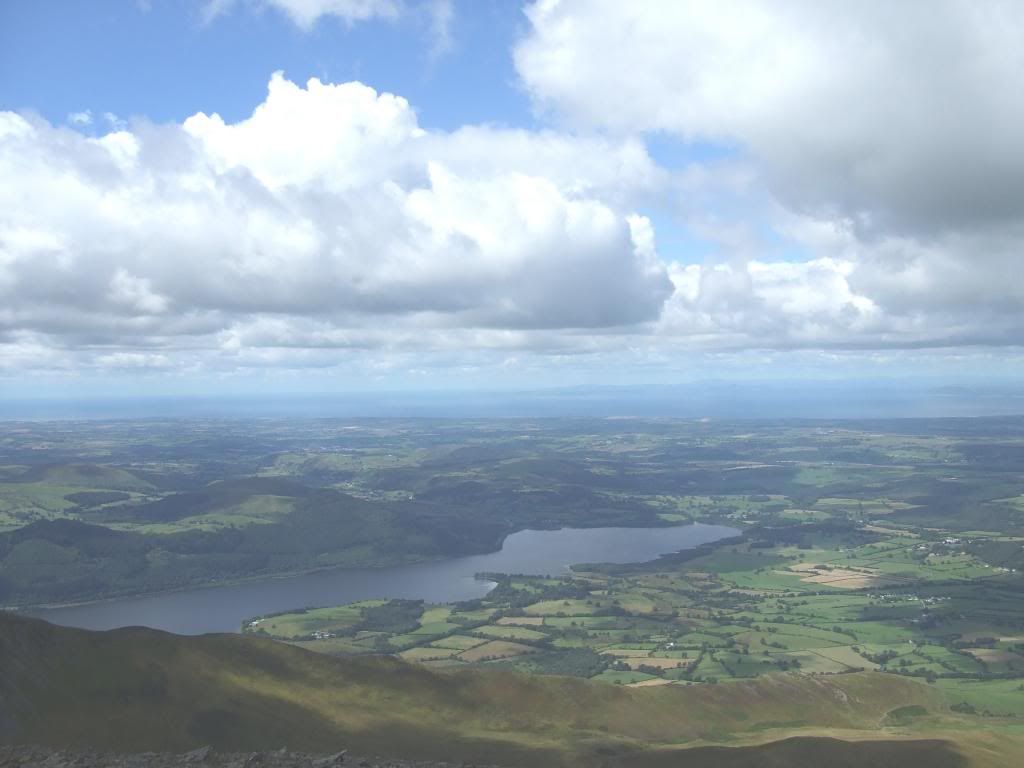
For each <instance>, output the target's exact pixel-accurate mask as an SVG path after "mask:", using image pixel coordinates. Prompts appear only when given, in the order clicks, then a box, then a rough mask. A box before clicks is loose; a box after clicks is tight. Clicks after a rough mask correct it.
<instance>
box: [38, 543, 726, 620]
mask: <svg viewBox="0 0 1024 768" xmlns="http://www.w3.org/2000/svg"><path fill="white" fill-rule="evenodd" d="M737 533H739V531H737V530H736V529H735V528H728V527H726V526H722V525H702V524H700V523H695V524H693V525H681V526H673V527H671V528H563V529H562V530H559V531H520V532H519V533H514V534H512V535H511V536H509V537H508V538H506V539H505V542H504V544H503V545H502V548H501V550H500V551H498V552H492V553H490V554H487V555H473V556H471V557H460V558H456V559H453V560H442V561H439V562H431V563H419V564H417V565H402V566H394V567H390V568H358V569H339V570H331V571H320V572H318V573H311V574H306V575H304V576H292V577H288V578H279V579H265V580H262V581H250V582H246V583H244V584H231V585H226V586H221V587H206V588H202V589H193V590H188V591H185V592H173V593H170V594H163V595H153V596H149V597H133V598H124V599H121V600H109V601H105V602H101V603H92V604H90V605H79V606H71V607H67V608H49V609H36V610H33V611H28V612H27V613H30V614H31V615H33V616H38V617H40V618H43V619H46V620H47V621H52V622H54V623H55V624H64V625H67V626H72V627H84V628H86V629H113V628H114V627H124V626H138V625H141V626H146V627H154V628H157V629H165V630H167V631H169V632H177V633H179V634H183V635H197V634H202V633H203V632H235V631H237V630H238V629H239V627H240V626H241V623H242V621H243V619H247V618H250V617H252V616H258V615H261V614H266V613H273V612H275V611H286V610H289V609H292V608H303V607H308V606H322V605H340V604H341V603H350V602H353V601H356V600H367V599H370V598H380V597H399V598H407V599H422V600H427V601H429V602H437V603H442V602H451V601H455V600H468V599H470V598H474V597H482V596H483V595H485V594H487V592H489V591H490V589H491V588H492V586H493V584H492V583H491V582H488V581H480V580H478V579H476V578H475V577H474V574H477V573H481V572H491V573H526V574H533V575H538V576H540V575H553V574H561V573H564V572H565V571H566V569H567V568H568V567H569V566H570V565H571V564H573V563H598V562H603V563H636V562H644V561H646V560H653V559H654V558H656V557H658V556H659V555H664V554H668V553H670V552H678V551H679V550H681V549H689V548H692V547H696V546H697V545H699V544H704V543H706V542H710V541H717V540H718V539H723V538H727V537H729V536H733V535H735V534H737Z"/></svg>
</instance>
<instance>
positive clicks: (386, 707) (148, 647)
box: [0, 614, 1019, 768]
mask: <svg viewBox="0 0 1024 768" xmlns="http://www.w3.org/2000/svg"><path fill="white" fill-rule="evenodd" d="M908 705H918V706H920V707H923V708H925V709H927V710H928V711H929V712H930V713H934V714H935V716H937V717H946V715H945V714H943V713H945V712H946V707H945V702H944V701H943V700H942V697H941V694H940V693H939V692H938V691H936V690H935V689H933V688H931V687H929V686H927V685H923V684H920V683H917V682H915V681H912V680H908V679H905V678H901V677H898V676H895V675H884V674H875V673H861V674H850V675H839V676H833V677H827V678H826V677H816V678H815V677H807V676H803V675H779V676H773V677H764V678H759V679H757V680H753V681H750V682H736V683H728V684H721V685H714V686H709V685H702V686H687V687H682V686H661V687H658V688H647V689H631V688H621V687H616V686H609V685H603V684H598V683H590V682H587V681H583V680H578V679H572V678H558V677H540V676H527V675H520V674H515V673H506V672H485V671H479V670H466V671H460V672H455V673H440V672H436V671H431V670H428V669H425V668H422V667H418V666H414V665H410V664H407V663H404V662H401V661H398V660H396V659H392V658H384V657H369V658H368V657H363V658H332V657H328V656H324V655H321V654H314V653H309V652H307V651H303V650H300V649H297V648H294V647H291V646H288V645H285V644H281V643H277V642H274V641H269V640H262V639H259V638H252V637H242V636H239V635H207V636H203V637H180V636H176V635H171V634H167V633H163V632H157V631H154V630H148V629H140V628H133V629H123V630H115V631H112V632H86V631H83V630H73V629H67V628H60V627H55V626H52V625H50V624H47V623H45V622H42V621H38V620H33V619H26V618H22V617H17V616H14V615H11V614H0V740H2V741H5V742H8V743H36V744H45V745H50V746H56V747H78V748H94V749H103V750H114V751H150V750H159V751H185V750H188V749H193V748H195V747H197V746H200V745H204V744H210V745H212V746H213V747H215V748H216V749H218V750H234V751H247V750H267V749H276V748H279V747H281V746H282V745H287V746H288V747H289V748H290V749H296V750H302V751H307V752H325V753H329V752H334V751H336V750H338V749H342V748H347V749H351V750H352V751H353V752H355V753H358V754H376V755H384V756H394V757H396V758H398V757H401V758H407V759H419V760H445V761H450V762H460V761H472V762H478V763H492V764H500V765H506V766H584V765H586V766H627V765H628V766H633V765H636V766H644V767H645V768H646V767H650V768H655V767H656V766H670V765H672V766H675V765H679V766H697V768H702V767H703V766H716V767H719V766H721V767H726V768H734V767H737V768H738V767H739V766H755V765H756V766H820V765H826V764H827V765H829V766H831V767H832V768H843V767H844V766H860V765H871V766H888V765H892V766H897V765H898V766H901V767H905V766H915V765H924V766H928V768H961V767H963V766H968V765H974V764H977V765H988V764H991V765H998V764H1000V763H999V762H992V763H986V762H984V761H981V762H977V763H975V762H974V754H975V753H976V752H977V754H982V752H978V751H977V750H976V749H975V748H974V747H970V748H969V749H968V753H967V755H966V756H965V755H964V754H962V750H961V748H960V746H958V745H954V744H951V743H949V742H947V741H943V740H940V739H935V738H921V739H917V740H906V739H905V737H904V739H892V738H890V737H891V736H892V734H890V733H888V732H886V731H883V730H881V729H880V727H879V723H880V722H882V721H883V720H884V718H885V715H886V713H887V712H889V711H891V710H893V709H896V708H898V707H905V706H908ZM792 735H799V736H801V738H786V739H784V740H780V739H782V738H783V737H786V736H792ZM823 735H841V736H843V738H844V739H847V740H839V739H831V738H809V737H811V736H823ZM726 740H730V741H733V740H734V741H735V742H736V743H739V744H744V745H745V746H742V747H718V746H707V744H708V742H716V741H717V742H721V741H726ZM959 741H961V740H960V739H959V738H958V742H959ZM757 742H770V743H760V744H758V743H757ZM1000 744H1001V746H998V747H996V748H995V750H996V751H995V752H993V753H992V754H993V755H994V758H993V759H995V760H1000V759H1002V758H1001V756H1000V755H1001V751H1005V750H1006V749H1013V750H1016V749H1017V748H1018V747H1019V744H1016V743H1009V746H1007V744H1003V743H1002V742H1001V743H1000ZM688 745H689V746H688ZM684 746H687V747H688V748H685V749H681V747H684ZM984 746H985V747H990V746H991V745H988V744H986V745H984ZM1007 754H1008V753H1007ZM1007 764H1009V763H1007Z"/></svg>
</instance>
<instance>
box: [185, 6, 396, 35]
mask: <svg viewBox="0 0 1024 768" xmlns="http://www.w3.org/2000/svg"><path fill="white" fill-rule="evenodd" d="M242 1H243V2H248V3H249V4H251V5H255V6H257V7H259V6H264V7H272V8H275V9H277V10H278V11H281V12H282V13H284V14H286V15H287V16H288V17H289V18H290V19H291V20H292V21H293V22H295V24H296V25H298V26H299V27H301V28H303V29H306V30H308V29H312V27H313V25H314V24H316V22H317V20H318V19H319V18H320V17H322V16H333V17H336V18H339V19H341V20H343V21H345V22H346V23H349V24H351V23H354V22H357V21H367V20H369V19H374V18H383V19H394V18H397V17H398V16H399V15H400V13H401V11H402V9H403V3H402V0H242ZM238 2H239V0H208V2H207V3H206V5H205V6H204V8H203V17H204V18H205V19H206V20H207V21H210V20H212V19H214V18H216V17H217V16H219V15H221V14H222V13H225V12H226V11H227V10H229V9H230V8H231V6H233V5H235V4H236V3H238Z"/></svg>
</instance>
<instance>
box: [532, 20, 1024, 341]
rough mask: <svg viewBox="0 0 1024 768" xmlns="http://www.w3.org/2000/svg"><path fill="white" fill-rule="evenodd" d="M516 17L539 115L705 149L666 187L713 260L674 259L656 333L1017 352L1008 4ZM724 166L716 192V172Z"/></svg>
mask: <svg viewBox="0 0 1024 768" xmlns="http://www.w3.org/2000/svg"><path fill="white" fill-rule="evenodd" d="M527 16H528V18H529V21H530V24H531V29H530V31H529V33H528V34H527V35H526V37H525V38H524V39H523V40H522V41H521V42H520V44H519V45H518V46H517V48H516V51H515V59H516V65H517V68H518V70H519V72H520V74H521V76H522V78H523V82H524V85H525V87H526V88H527V90H528V91H529V93H530V94H531V95H532V97H533V98H534V100H535V102H536V104H537V105H538V107H539V108H541V109H542V110H544V111H545V112H546V113H548V114H550V115H553V116H555V117H556V118H557V119H559V120H561V121H564V122H566V123H568V124H570V125H573V126H576V127H577V128H583V129H590V130H594V129H597V130H602V131H605V132H607V133H609V134H611V135H636V134H640V133H662V134H668V135H670V136H673V137H675V139H676V140H677V141H678V142H680V143H682V144H684V145H688V146H690V147H698V149H697V150H696V151H697V152H698V153H699V151H700V150H699V146H700V145H701V144H705V145H706V144H708V143H710V144H712V145H716V146H719V147H725V148H726V152H727V155H728V156H729V159H728V161H726V162H724V163H719V164H716V163H714V162H710V161H709V163H707V164H706V165H705V166H704V168H702V169H701V168H698V169H696V170H695V169H694V168H691V169H688V170H687V171H686V173H685V174H683V175H682V177H681V178H680V179H679V180H678V181H677V182H676V184H677V189H678V190H679V192H680V194H681V195H682V196H683V197H682V199H681V200H680V202H679V203H678V209H679V211H680V212H681V215H682V216H683V220H684V221H685V223H686V224H687V226H688V227H689V228H690V231H692V232H695V233H696V234H698V235H699V236H701V237H704V238H706V239H708V240H710V241H712V242H714V243H716V244H717V252H716V253H715V254H714V257H715V258H716V259H718V260H720V261H713V262H712V263H709V264H705V265H690V266H688V267H686V266H674V267H673V281H674V282H675V284H676V288H677V291H676V294H675V296H674V298H673V300H672V302H671V304H670V305H669V308H668V310H667V311H666V315H665V318H663V322H662V326H661V327H662V330H663V331H664V332H665V333H672V334H684V335H685V334H688V335H689V336H688V337H689V338H694V339H696V338H697V337H698V336H700V338H701V339H702V340H705V341H708V343H711V344H738V345H748V346H749V345H765V346H775V345H783V346H784V345H791V344H809V345H814V344H817V345H820V346H824V347H828V346H836V345H850V346H865V347H867V346H872V345H875V346H890V345H892V346H899V345H905V346H912V345H938V344H1020V343H1022V341H1024V283H1022V281H1021V280H1019V279H1018V277H1017V276H1016V271H1017V270H1018V269H1019V265H1020V264H1021V263H1022V261H1024V142H1021V141H1020V138H1019V137H1020V136H1022V135H1024V101H1022V100H1021V99H1020V98H1018V96H1017V94H1018V93H1019V91H1020V82H1021V72H1024V47H1022V46H1021V45H1020V40H1021V39H1024V6H1021V5H1020V4H1017V3H1009V2H1001V1H1000V0H986V1H983V2H966V1H961V0H942V1H941V2H930V1H929V2H925V1H924V0H909V1H908V2H901V3H890V2H882V1H881V0H879V1H875V0H868V1H867V2H858V3H843V2H831V1H826V2H819V1H818V0H789V1H787V2H783V3H776V2H766V1H764V0H722V2H715V3H705V2H700V1H699V0H680V1H679V2H674V3H654V2H637V3H619V2H615V1H614V0H540V2H536V3H533V4H532V5H530V6H529V7H528V9H527ZM737 168H746V169H747V170H746V171H745V172H744V173H743V174H742V175H743V177H744V178H745V182H744V186H743V187H742V188H739V187H738V188H735V189H732V190H726V191H725V192H724V195H723V190H724V189H725V185H726V183H727V182H723V181H722V180H721V179H716V178H714V177H715V175H716V174H718V173H725V174H735V172H736V169H737ZM765 199H767V200H768V202H765ZM766 231H770V232H771V237H766V234H765V232H766ZM771 238H774V239H775V240H776V241H781V243H782V244H781V245H780V242H770V240H771ZM780 248H783V249H785V248H788V249H790V250H792V251H794V252H798V253H799V254H800V255H799V256H794V255H792V254H791V255H788V256H786V257H785V259H780V258H779V257H778V256H777V255H776V256H774V257H773V255H772V253H773V252H777V251H778V250H779V249H780ZM794 258H800V259H802V260H803V263H797V264H794V263H791V262H792V261H793V259H794ZM702 334H703V335H702Z"/></svg>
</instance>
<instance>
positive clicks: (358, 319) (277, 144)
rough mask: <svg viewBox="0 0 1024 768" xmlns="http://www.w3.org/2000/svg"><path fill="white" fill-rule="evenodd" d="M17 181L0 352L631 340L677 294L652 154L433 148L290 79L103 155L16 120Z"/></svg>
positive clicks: (378, 110) (387, 118) (117, 139)
mask: <svg viewBox="0 0 1024 768" xmlns="http://www.w3.org/2000/svg"><path fill="white" fill-rule="evenodd" d="M548 161H550V166H551V167H550V168H548V169H546V168H545V165H546V164H547V162H548ZM546 170H547V171H550V172H548V173H545V171H546ZM634 172H636V173H638V174H639V180H637V179H627V178H626V176H627V175H632V174H633V173H634ZM0 173H2V174H3V176H4V177H5V178H17V179H19V183H18V184H17V185H3V186H2V187H0V307H2V309H0V333H3V334H6V335H7V337H8V338H14V337H15V336H18V335H19V334H20V336H18V338H19V339H20V341H19V344H21V348H24V346H25V340H26V339H27V338H29V336H26V334H28V335H30V336H31V341H32V343H33V344H37V343H39V342H40V340H45V339H49V342H48V343H51V344H54V345H57V346H61V345H65V346H68V347H73V348H82V347H85V346H88V347H90V348H96V349H101V348H105V349H107V352H105V353H104V354H106V355H107V356H106V357H105V358H104V359H105V360H107V361H108V362H109V363H110V364H111V365H112V364H113V363H115V362H116V363H117V364H118V365H119V366H120V367H126V366H128V365H130V364H133V363H131V361H133V360H141V361H144V362H146V365H150V362H151V361H152V360H154V359H156V358H154V357H153V354H158V353H157V352H152V351H150V352H146V353H145V354H144V355H143V356H142V357H131V356H125V355H134V354H135V353H136V352H138V351H139V350H140V349H150V348H152V349H155V350H160V349H165V348H179V347H190V348H196V347H208V348H215V349H219V350H221V351H223V352H224V353H225V354H229V355H231V354H237V353H238V352H239V350H240V348H241V347H242V345H245V344H253V345H260V344H263V345H267V346H283V347H290V348H293V349H299V348H302V347H304V346H305V347H323V346H336V347H346V346H363V347H373V346H376V347H385V346H387V345H388V344H390V343H392V342H393V340H394V339H395V338H397V337H401V335H402V334H405V333H409V334H415V333H419V334H420V335H419V339H420V341H421V342H422V343H429V342H430V340H431V339H434V340H435V342H436V343H439V344H441V343H443V338H444V337H445V335H446V334H449V335H450V334H456V335H457V334H459V333H462V332H467V331H472V330H473V329H478V330H480V331H483V330H486V329H492V330H494V331H498V332H502V331H516V330H517V329H519V330H522V331H524V332H525V331H529V332H541V331H544V330H551V329H606V328H618V327H623V326H634V325H637V324H643V323H649V322H651V321H654V320H655V319H657V317H658V316H659V314H660V310H661V307H662V305H663V304H664V302H665V300H666V299H667V298H668V297H669V295H670V293H671V291H672V284H671V281H670V279H669V277H668V275H667V270H666V269H665V267H664V266H663V265H662V264H661V262H660V261H659V259H658V257H657V254H656V252H655V251H654V248H653V243H652V240H651V237H650V235H649V233H648V232H647V229H648V228H649V225H648V224H647V223H646V221H645V220H644V219H643V217H641V216H638V215H634V214H632V213H631V211H630V209H629V208H628V207H627V206H626V202H627V201H626V196H627V195H628V194H629V190H637V194H640V192H639V188H640V187H642V186H644V185H648V186H654V185H657V184H658V183H659V180H660V177H659V175H658V174H657V172H656V171H655V169H654V167H653V163H652V162H651V161H650V159H649V157H647V156H646V153H645V152H644V150H643V148H642V146H641V145H639V144H637V143H636V142H629V141H626V142H616V141H611V140H604V139H594V140H589V141H581V142H580V143H579V144H577V143H576V142H575V141H574V140H573V139H572V138H570V137H567V136H560V135H555V134H539V135H536V136H534V135H531V134H526V133H522V132H514V131H500V130H497V129H487V128H481V129H465V130H463V131H456V132H454V133H430V132H427V131H424V130H423V129H422V128H420V127H419V125H418V124H417V121H416V117H415V114H414V112H413V110H412V109H411V107H410V106H409V104H408V103H407V102H406V101H405V100H404V99H401V98H399V97H397V96H393V95H390V94H382V93H377V92H376V91H374V90H373V89H371V88H368V87H367V86H365V85H362V84H360V83H345V84H340V85H328V84H323V83H321V82H319V81H317V80H311V81H310V82H309V83H308V84H307V85H306V86H305V87H302V86H299V85H297V84H295V83H292V82H290V81H288V80H286V79H285V78H284V77H283V76H282V75H275V76H274V77H273V78H272V80H271V82H270V86H269V90H268V95H267V98H266V100H265V101H264V102H263V103H262V104H260V105H259V106H258V107H257V108H256V109H255V111H254V112H253V114H252V116H251V117H250V118H248V119H246V120H242V121H240V122H237V123H230V124H229V123H226V122H225V121H224V120H222V119H221V118H220V117H219V116H218V115H215V114H214V115H206V114H198V115H194V116H192V117H190V118H189V119H187V120H185V121H184V122H183V123H182V124H180V125H174V124H171V125H163V126H154V125H148V124H145V123H139V124H137V125H134V126H133V127H132V128H131V129H130V130H128V129H125V130H120V131H115V132H112V133H108V134H106V135H103V136H99V137H91V136H85V135H82V134H80V133H78V132H76V131H74V130H70V129H68V128H61V127H55V126H52V125H49V124H48V123H46V122H44V121H41V120H39V119H37V118H27V117H23V116H19V115H16V114H12V113H2V114H0ZM605 192H607V193H608V194H607V195H605V194H604V193H605ZM254 329H260V330H254ZM463 338H465V337H463ZM479 338H481V339H483V340H484V343H486V339H485V338H484V337H479ZM111 347H116V348H117V349H118V350H119V351H116V352H110V350H109V348H111ZM122 348H124V349H122ZM159 354H163V353H162V352H159ZM110 355H120V356H115V357H111V356H110Z"/></svg>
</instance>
